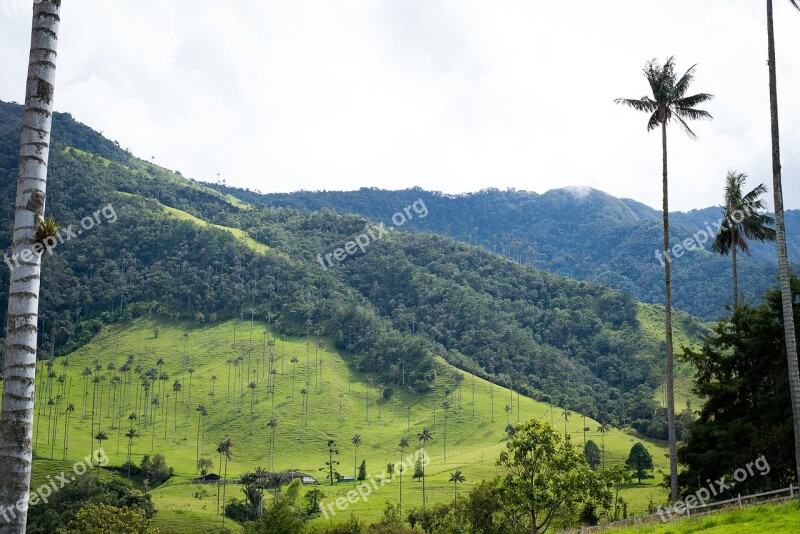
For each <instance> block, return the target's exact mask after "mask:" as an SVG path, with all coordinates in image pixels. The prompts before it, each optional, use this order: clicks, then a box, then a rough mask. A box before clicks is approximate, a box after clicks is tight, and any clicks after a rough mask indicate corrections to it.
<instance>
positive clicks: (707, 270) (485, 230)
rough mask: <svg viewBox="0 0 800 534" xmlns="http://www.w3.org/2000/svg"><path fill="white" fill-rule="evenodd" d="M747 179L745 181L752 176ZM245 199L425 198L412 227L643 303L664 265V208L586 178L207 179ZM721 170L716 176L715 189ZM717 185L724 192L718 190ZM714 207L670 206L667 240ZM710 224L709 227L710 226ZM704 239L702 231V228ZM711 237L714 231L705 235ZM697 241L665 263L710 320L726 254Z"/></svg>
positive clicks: (356, 203) (744, 287)
mask: <svg viewBox="0 0 800 534" xmlns="http://www.w3.org/2000/svg"><path fill="white" fill-rule="evenodd" d="M751 181H753V183H752V184H750V185H751V186H754V185H755V181H754V180H751ZM206 185H208V186H209V187H213V188H215V189H218V190H220V191H224V192H226V193H230V194H233V195H235V196H237V197H239V198H241V199H243V200H245V201H247V202H250V203H252V204H260V205H264V206H276V207H291V208H295V209H299V210H304V211H316V210H321V209H332V210H335V211H337V212H340V213H358V214H361V215H363V216H365V217H367V218H369V219H373V220H382V221H387V223H388V222H389V220H390V218H391V216H392V215H393V214H394V213H396V212H397V211H398V210H399V209H402V207H404V206H406V205H408V203H409V202H413V201H414V200H417V199H419V198H422V199H423V200H424V202H425V204H426V206H427V207H428V210H429V215H428V216H427V217H425V218H424V219H419V220H416V221H414V222H413V224H409V225H407V228H406V229H407V230H409V231H426V232H435V233H439V234H442V235H446V236H449V237H452V238H454V239H458V240H460V241H464V242H467V243H471V244H475V245H480V246H483V247H485V248H487V249H488V250H491V251H494V252H497V253H499V254H502V255H504V256H506V257H508V258H510V259H513V260H515V261H518V262H521V263H524V264H528V265H532V266H534V267H536V268H539V269H545V270H548V271H551V272H554V273H556V274H562V275H565V276H569V277H571V278H576V279H578V280H585V281H588V282H594V283H602V284H608V285H609V286H611V287H613V288H616V289H620V290H622V291H626V292H628V293H630V294H631V295H633V296H634V297H635V298H637V299H639V300H641V301H644V302H649V303H655V304H661V303H663V280H662V278H663V267H662V264H661V263H660V261H659V260H658V258H656V255H655V252H656V251H657V250H660V248H661V247H660V243H661V240H662V237H661V233H662V223H661V213H660V212H659V211H656V210H654V209H652V208H650V207H649V206H646V205H644V204H641V203H639V202H636V201H635V200H631V199H619V198H615V197H613V196H611V195H608V194H606V193H603V192H601V191H598V190H595V189H590V188H585V187H569V188H564V189H554V190H551V191H548V192H546V193H544V194H541V195H540V194H537V193H532V192H527V191H518V190H508V191H500V190H496V189H490V190H485V191H480V192H478V193H470V194H464V195H445V194H442V193H438V192H430V191H424V190H422V189H420V188H414V189H408V190H402V191H387V190H381V189H375V188H364V189H360V190H358V191H348V192H339V191H316V192H312V191H300V192H296V193H288V194H283V193H274V194H266V195H262V194H259V193H257V192H253V191H246V190H242V189H237V188H231V187H227V186H224V185H221V184H206ZM721 187H722V180H720V191H721ZM720 194H721V192H720ZM720 219H721V209H720V208H718V207H710V208H705V209H702V210H693V211H690V212H676V213H672V214H671V235H672V240H673V244H676V243H680V242H682V241H684V240H685V239H687V238H691V237H692V236H694V235H695V234H697V233H698V232H699V231H701V230H707V229H708V228H711V229H712V231H715V230H716V226H715V224H716V223H719V221H720ZM786 224H787V228H788V231H787V235H788V248H789V256H790V258H793V259H795V260H797V259H798V258H800V233H798V232H800V212H798V211H796V210H789V211H787V212H786ZM707 233H708V232H707ZM701 239H702V237H701ZM711 239H713V236H712V238H711ZM711 239H709V242H708V243H707V244H706V245H705V249H704V250H699V251H695V252H692V253H690V254H687V255H684V256H682V257H680V258H675V259H674V261H673V263H672V266H673V269H672V276H673V301H674V303H675V305H676V307H678V308H680V309H683V310H685V311H687V312H689V313H690V314H692V315H695V316H697V317H701V318H703V319H704V320H707V321H710V320H715V319H717V318H719V317H721V316H722V315H724V313H725V311H726V310H725V306H728V305H730V303H731V300H732V296H731V294H730V293H731V292H730V276H731V262H730V258H729V257H720V256H718V255H715V254H712V253H711V252H710V240H711ZM751 248H752V257H747V256H745V255H744V254H741V255H740V256H739V262H740V266H739V267H740V268H739V277H740V279H739V286H740V290H741V291H743V292H744V294H745V298H746V299H748V300H751V301H755V300H757V299H758V298H760V296H761V295H763V294H764V293H765V291H766V290H767V289H768V288H770V287H772V286H774V285H775V284H776V277H777V260H776V258H775V250H774V244H771V243H768V244H759V243H753V244H752V246H751Z"/></svg>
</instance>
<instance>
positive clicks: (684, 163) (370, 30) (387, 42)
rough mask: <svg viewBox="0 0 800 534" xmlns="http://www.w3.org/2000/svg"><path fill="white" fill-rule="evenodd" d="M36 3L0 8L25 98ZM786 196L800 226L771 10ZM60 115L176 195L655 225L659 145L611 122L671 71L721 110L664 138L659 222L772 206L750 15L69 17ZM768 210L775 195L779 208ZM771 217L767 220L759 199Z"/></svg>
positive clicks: (420, 1)
mask: <svg viewBox="0 0 800 534" xmlns="http://www.w3.org/2000/svg"><path fill="white" fill-rule="evenodd" d="M30 4H31V0H27V1H23V0H0V69H1V70H0V72H2V77H0V99H2V100H6V101H17V102H22V101H23V100H24V88H25V77H26V68H27V58H28V48H29V43H30ZM775 10H776V33H777V48H778V81H779V86H778V90H779V98H780V103H781V108H780V111H781V135H782V158H783V171H784V175H783V176H784V180H783V183H784V196H785V199H786V205H787V207H789V208H800V187H798V182H799V181H800V180H798V173H800V106H799V105H797V103H796V101H793V100H792V99H791V98H790V97H792V96H794V95H797V94H798V91H800V52H798V51H800V13H797V12H795V11H794V10H793V8H792V7H791V5H790V2H789V1H788V0H775ZM61 16H62V22H61V30H60V39H59V57H58V75H57V85H56V93H55V107H56V110H57V111H64V112H69V113H71V114H72V115H73V116H74V117H75V118H76V119H77V120H79V121H81V122H83V123H85V124H87V125H89V126H91V127H93V128H95V129H96V130H99V131H101V132H103V134H104V135H105V136H107V137H108V138H110V139H113V140H117V141H118V142H119V143H120V145H121V146H123V147H125V148H128V149H129V150H131V151H132V152H133V153H134V154H135V155H137V156H139V157H142V158H144V159H150V158H153V159H154V161H155V162H156V163H157V164H159V165H162V166H164V167H167V168H169V169H173V170H179V171H181V172H182V173H183V174H184V175H185V176H188V177H192V178H195V179H197V180H203V181H216V180H217V175H219V179H220V180H225V182H226V183H227V184H229V185H235V186H238V187H247V188H250V189H253V190H259V191H261V192H265V193H266V192H289V191H296V190H300V189H304V190H352V189H357V188H359V187H379V188H387V189H402V188H406V187H413V186H420V187H423V188H425V189H428V190H438V191H443V192H446V193H464V192H471V191H478V190H481V189H485V188H489V187H496V188H501V189H505V188H516V189H521V190H528V191H536V192H539V193H542V192H545V191H547V190H550V189H553V188H559V187H565V186H591V187H594V188H597V189H601V190H603V191H606V192H608V193H611V194H612V195H614V196H618V197H627V198H633V199H635V200H638V201H640V202H644V203H645V204H648V205H650V206H653V207H656V208H660V206H661V140H660V136H659V134H658V133H648V132H647V131H646V123H647V117H646V116H645V115H644V114H642V113H639V112H636V111H634V110H631V109H626V108H622V107H620V106H617V105H615V104H614V102H613V100H614V99H615V98H618V97H626V98H640V97H642V96H644V95H646V94H647V93H648V86H647V83H646V81H645V79H644V77H643V75H642V68H643V67H644V65H645V63H646V62H647V60H649V59H651V58H657V59H659V60H660V61H663V60H664V59H666V57H668V56H671V55H674V56H675V58H676V61H677V65H678V69H679V70H680V71H681V72H683V71H684V70H685V69H688V68H689V67H690V66H692V65H693V64H697V71H696V77H695V83H694V85H693V91H691V92H693V93H694V92H707V93H712V94H714V95H715V98H714V100H712V101H711V102H709V103H708V104H707V105H705V106H704V109H707V110H708V111H709V112H710V113H711V114H712V115H713V116H714V120H713V121H712V122H703V123H697V124H695V125H694V130H695V132H696V133H697V134H698V136H699V140H697V141H692V140H689V139H688V138H686V136H685V135H684V134H683V133H681V132H680V130H679V129H678V128H673V129H671V131H670V134H669V154H670V160H669V162H670V204H671V205H670V208H671V209H674V210H690V209H694V208H702V207H706V206H710V205H717V204H719V203H720V202H721V198H720V197H721V191H722V187H723V181H724V177H725V174H726V173H727V172H728V171H729V170H736V171H738V172H744V173H747V174H748V175H749V176H750V180H749V182H748V185H751V186H755V185H757V184H758V183H761V182H764V183H766V184H767V185H768V186H769V189H770V192H771V189H772V188H771V183H772V173H771V160H770V135H769V93H768V85H767V80H768V79H767V65H766V58H767V49H766V24H765V20H766V12H765V2H764V1H758V0H703V1H702V2H698V1H697V0H614V1H613V2H597V1H596V0H578V1H570V2H567V1H564V0H525V1H523V0H483V1H474V0H248V1H245V0H137V1H134V0H66V1H65V2H64V4H63V6H62V13H61ZM770 198H771V193H770ZM770 205H771V201H770Z"/></svg>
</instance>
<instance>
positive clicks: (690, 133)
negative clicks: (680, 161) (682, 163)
mask: <svg viewBox="0 0 800 534" xmlns="http://www.w3.org/2000/svg"><path fill="white" fill-rule="evenodd" d="M675 118H677V119H678V123H679V124H680V125H681V128H682V129H683V131H684V133H686V135H688V136H689V139H697V134H696V133H694V132H693V131H692V129H691V128H689V125H688V124H686V121H685V120H683V117H681V116H680V115H678V114H676V115H675Z"/></svg>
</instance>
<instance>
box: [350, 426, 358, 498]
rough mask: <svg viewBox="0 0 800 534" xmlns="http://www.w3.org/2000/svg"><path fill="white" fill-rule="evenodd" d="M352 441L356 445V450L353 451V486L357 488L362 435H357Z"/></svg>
mask: <svg viewBox="0 0 800 534" xmlns="http://www.w3.org/2000/svg"><path fill="white" fill-rule="evenodd" d="M350 441H352V442H353V445H355V449H353V485H354V486H355V485H356V482H357V480H358V448H359V447H361V434H356V435H355V436H353V439H352V440H350Z"/></svg>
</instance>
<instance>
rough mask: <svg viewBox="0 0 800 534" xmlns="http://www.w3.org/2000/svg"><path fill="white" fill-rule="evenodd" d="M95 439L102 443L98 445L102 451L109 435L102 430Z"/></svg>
mask: <svg viewBox="0 0 800 534" xmlns="http://www.w3.org/2000/svg"><path fill="white" fill-rule="evenodd" d="M94 439H96V440H97V441H99V442H100V445H98V447H97V448H98V449H102V448H103V442H104V441H106V440H107V439H108V434H106V433H105V432H103V431H102V430H101V431H99V432H98V433H97V434H96V435H95V436H94Z"/></svg>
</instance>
